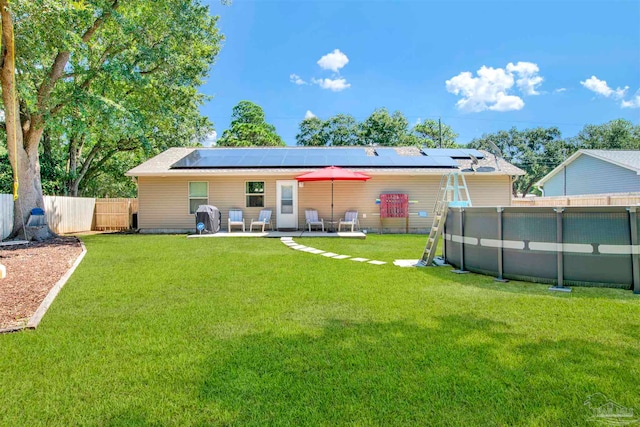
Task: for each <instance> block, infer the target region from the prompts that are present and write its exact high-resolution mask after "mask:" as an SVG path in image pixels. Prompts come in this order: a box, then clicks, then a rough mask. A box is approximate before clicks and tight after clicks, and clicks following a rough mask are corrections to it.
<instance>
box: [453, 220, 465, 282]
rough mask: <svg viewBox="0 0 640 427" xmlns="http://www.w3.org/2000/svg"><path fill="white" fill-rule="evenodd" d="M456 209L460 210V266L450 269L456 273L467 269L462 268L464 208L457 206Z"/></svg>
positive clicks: (463, 272) (461, 272) (462, 272)
mask: <svg viewBox="0 0 640 427" xmlns="http://www.w3.org/2000/svg"><path fill="white" fill-rule="evenodd" d="M458 210H459V211H460V268H459V269H457V270H451V271H452V272H453V273H456V274H465V273H468V271H467V270H465V269H464V208H458ZM452 239H453V237H452Z"/></svg>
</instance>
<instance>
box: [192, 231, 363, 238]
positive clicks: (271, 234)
mask: <svg viewBox="0 0 640 427" xmlns="http://www.w3.org/2000/svg"><path fill="white" fill-rule="evenodd" d="M210 237H267V238H277V239H280V238H282V237H341V238H344V239H364V238H366V237H367V235H366V233H363V232H361V231H354V232H340V233H329V232H322V231H304V230H294V231H265V232H264V233H263V232H261V231H254V232H250V231H246V232H241V231H232V232H227V231H220V232H218V233H214V234H190V235H188V236H187V238H189V239H191V238H210Z"/></svg>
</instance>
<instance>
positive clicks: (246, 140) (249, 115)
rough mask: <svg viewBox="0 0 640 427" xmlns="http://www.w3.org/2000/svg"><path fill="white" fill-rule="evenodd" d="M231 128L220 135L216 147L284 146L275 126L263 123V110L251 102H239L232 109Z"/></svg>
mask: <svg viewBox="0 0 640 427" xmlns="http://www.w3.org/2000/svg"><path fill="white" fill-rule="evenodd" d="M231 118H232V120H231V128H230V129H227V130H225V131H224V132H223V133H222V137H220V139H219V140H218V145H221V146H227V147H260V146H279V145H284V141H283V140H282V138H280V136H279V135H278V134H277V133H276V128H275V126H273V125H271V124H269V123H267V122H266V121H265V115H264V110H263V109H262V107H260V106H259V105H257V104H254V103H253V102H251V101H240V102H239V103H238V105H236V106H235V107H233V114H232V116H231Z"/></svg>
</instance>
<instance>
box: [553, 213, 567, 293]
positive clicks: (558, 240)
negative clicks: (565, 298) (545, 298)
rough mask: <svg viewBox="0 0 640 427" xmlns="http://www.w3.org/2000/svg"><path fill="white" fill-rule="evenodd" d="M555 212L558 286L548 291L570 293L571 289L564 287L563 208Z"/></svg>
mask: <svg viewBox="0 0 640 427" xmlns="http://www.w3.org/2000/svg"><path fill="white" fill-rule="evenodd" d="M553 210H554V211H555V212H556V244H557V245H556V246H557V254H558V256H557V260H558V284H557V285H556V286H551V287H550V288H549V290H550V291H561V292H571V288H568V287H566V286H564V252H563V249H564V248H563V246H564V245H563V237H562V213H563V212H564V208H561V207H557V208H554V209H553Z"/></svg>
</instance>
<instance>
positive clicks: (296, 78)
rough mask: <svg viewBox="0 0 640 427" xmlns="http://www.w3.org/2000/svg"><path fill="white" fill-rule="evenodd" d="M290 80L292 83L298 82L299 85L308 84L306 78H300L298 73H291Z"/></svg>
mask: <svg viewBox="0 0 640 427" xmlns="http://www.w3.org/2000/svg"><path fill="white" fill-rule="evenodd" d="M289 81H290V82H291V83H295V84H297V85H306V84H307V82H305V81H304V80H302V79H301V78H300V76H299V75H297V74H290V75H289Z"/></svg>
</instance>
